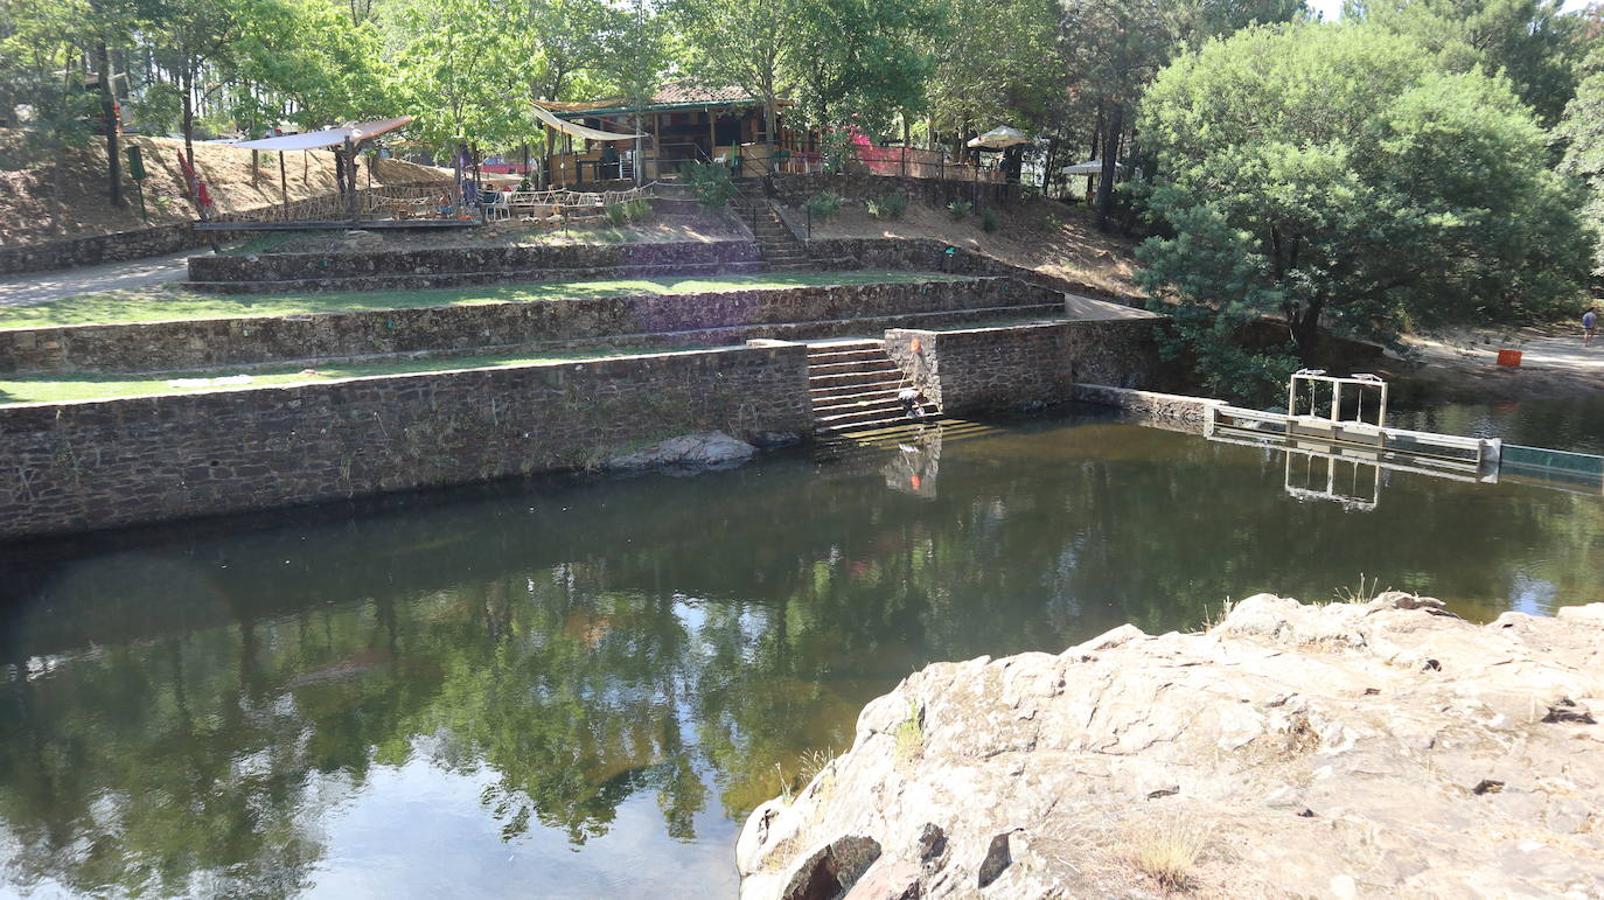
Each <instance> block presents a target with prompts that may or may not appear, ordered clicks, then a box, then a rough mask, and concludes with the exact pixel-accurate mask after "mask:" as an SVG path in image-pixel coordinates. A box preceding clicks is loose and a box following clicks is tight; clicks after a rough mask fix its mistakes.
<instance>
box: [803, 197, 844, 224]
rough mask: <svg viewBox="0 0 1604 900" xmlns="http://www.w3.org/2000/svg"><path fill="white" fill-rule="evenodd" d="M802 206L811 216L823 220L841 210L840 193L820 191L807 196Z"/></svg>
mask: <svg viewBox="0 0 1604 900" xmlns="http://www.w3.org/2000/svg"><path fill="white" fill-rule="evenodd" d="M803 206H804V207H806V208H807V211H808V213H809V214H810V215H812V216H813V218H815V219H818V220H819V221H820V222H825V221H828V220H829V219H830V218H831V217H832V216H834V215H835V214H836V213H838V212H840V211H841V195H840V194H837V193H834V192H832V191H820V192H818V193H817V194H814V195H813V196H811V197H809V198H808V201H807V202H806V203H804V204H803Z"/></svg>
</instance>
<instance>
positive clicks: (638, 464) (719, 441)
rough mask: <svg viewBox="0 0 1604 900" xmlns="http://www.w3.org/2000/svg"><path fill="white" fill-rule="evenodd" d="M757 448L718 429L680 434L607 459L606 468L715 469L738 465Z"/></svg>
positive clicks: (749, 457) (748, 457)
mask: <svg viewBox="0 0 1604 900" xmlns="http://www.w3.org/2000/svg"><path fill="white" fill-rule="evenodd" d="M755 453H757V448H756V447H754V446H753V445H751V444H748V443H747V442H745V441H740V440H736V439H735V438H732V437H730V436H729V435H727V434H725V433H723V432H721V431H703V432H698V433H696V434H682V435H679V436H677V437H671V438H668V439H667V440H662V441H658V442H657V443H655V444H651V445H649V446H646V447H642V448H640V449H638V450H635V451H633V452H630V453H625V454H620V455H618V456H614V457H612V458H610V459H608V460H607V464H606V468H609V469H626V470H629V469H663V468H667V469H716V468H725V467H728V466H737V465H740V464H741V463H743V462H746V461H747V460H748V459H751V458H752V455H753V454H755Z"/></svg>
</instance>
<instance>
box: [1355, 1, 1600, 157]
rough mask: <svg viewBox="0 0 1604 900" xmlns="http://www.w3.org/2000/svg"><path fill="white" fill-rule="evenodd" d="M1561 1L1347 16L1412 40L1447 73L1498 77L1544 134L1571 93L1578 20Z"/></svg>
mask: <svg viewBox="0 0 1604 900" xmlns="http://www.w3.org/2000/svg"><path fill="white" fill-rule="evenodd" d="M1564 5H1565V4H1564V0H1377V2H1368V0H1353V2H1352V3H1350V5H1349V7H1348V10H1349V13H1350V14H1352V15H1354V16H1355V17H1357V18H1362V19H1363V20H1365V21H1368V22H1371V23H1374V24H1376V25H1379V26H1381V27H1383V28H1386V29H1388V30H1389V31H1393V32H1396V33H1398V34H1402V35H1405V36H1407V37H1410V38H1413V39H1414V40H1415V41H1416V42H1417V43H1419V44H1420V45H1421V46H1423V47H1425V48H1426V49H1427V50H1428V51H1430V52H1431V53H1433V54H1434V55H1436V56H1437V58H1438V60H1439V62H1440V63H1441V64H1442V65H1443V66H1445V67H1446V68H1447V69H1448V70H1449V71H1452V72H1468V71H1470V70H1472V69H1474V68H1476V67H1478V66H1479V67H1481V68H1482V69H1483V70H1485V71H1487V72H1488V73H1489V74H1492V73H1499V72H1501V73H1503V74H1504V75H1506V76H1508V78H1509V79H1510V81H1511V82H1513V83H1514V86H1515V92H1516V94H1518V95H1519V96H1520V98H1521V100H1522V101H1524V102H1525V103H1526V104H1527V105H1528V106H1530V107H1531V108H1532V109H1534V110H1536V111H1537V116H1538V119H1539V120H1540V121H1541V122H1542V124H1543V125H1544V126H1545V127H1547V126H1551V125H1553V124H1554V123H1555V122H1556V121H1558V120H1559V117H1560V114H1561V113H1563V112H1564V110H1565V104H1566V103H1568V102H1569V101H1570V98H1571V96H1572V95H1573V94H1574V93H1575V91H1576V72H1575V68H1576V65H1577V63H1579V62H1580V61H1581V58H1582V56H1583V55H1584V54H1585V52H1586V51H1585V47H1584V45H1583V41H1582V24H1583V22H1582V18H1581V17H1580V16H1576V15H1566V14H1564V13H1563V11H1562V10H1563V7H1564Z"/></svg>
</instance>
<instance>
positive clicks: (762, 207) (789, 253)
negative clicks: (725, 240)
mask: <svg viewBox="0 0 1604 900" xmlns="http://www.w3.org/2000/svg"><path fill="white" fill-rule="evenodd" d="M730 207H731V209H732V210H733V211H734V212H735V214H736V215H737V216H738V217H739V218H740V219H741V221H742V222H745V223H746V226H747V227H748V228H750V229H751V230H752V238H753V240H754V242H755V243H756V244H757V249H758V256H760V257H761V258H762V259H763V263H764V267H765V269H766V270H767V271H770V272H794V271H802V270H805V269H812V268H815V267H816V264H815V263H814V261H813V260H812V259H810V258H809V257H808V254H807V250H806V248H804V247H803V246H802V244H801V242H800V241H798V240H797V239H796V236H795V235H793V234H791V229H789V228H787V227H785V223H784V222H782V221H780V217H779V215H778V214H777V213H775V211H774V207H773V206H771V205H770V204H769V201H768V198H767V197H766V196H764V195H763V194H762V191H761V189H760V188H759V187H757V186H756V185H755V184H753V185H742V187H741V193H739V194H737V195H736V196H735V198H734V199H732V200H731V201H730Z"/></svg>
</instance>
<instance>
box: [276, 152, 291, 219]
mask: <svg viewBox="0 0 1604 900" xmlns="http://www.w3.org/2000/svg"><path fill="white" fill-rule="evenodd" d="M278 190H279V194H280V195H282V196H283V198H284V217H285V218H289V215H290V179H289V177H288V176H286V175H285V174H284V151H283V150H280V151H279V152H278Z"/></svg>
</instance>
